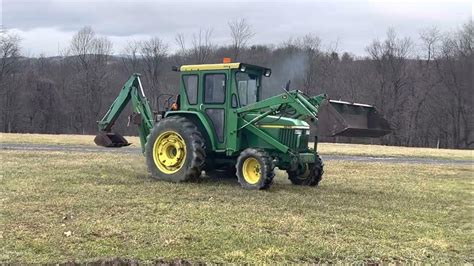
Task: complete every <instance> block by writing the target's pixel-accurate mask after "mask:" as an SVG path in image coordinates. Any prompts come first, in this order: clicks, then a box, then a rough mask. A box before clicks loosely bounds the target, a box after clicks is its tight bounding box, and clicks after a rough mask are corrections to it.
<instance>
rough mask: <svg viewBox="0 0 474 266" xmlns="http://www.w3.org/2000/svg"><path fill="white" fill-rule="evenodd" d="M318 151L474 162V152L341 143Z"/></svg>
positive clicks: (320, 144)
mask: <svg viewBox="0 0 474 266" xmlns="http://www.w3.org/2000/svg"><path fill="white" fill-rule="evenodd" d="M318 149H319V150H320V151H321V153H323V154H342V155H363V156H393V157H423V158H440V159H451V160H474V150H454V149H432V148H411V147H397V146H382V145H364V144H343V143H319V144H318Z"/></svg>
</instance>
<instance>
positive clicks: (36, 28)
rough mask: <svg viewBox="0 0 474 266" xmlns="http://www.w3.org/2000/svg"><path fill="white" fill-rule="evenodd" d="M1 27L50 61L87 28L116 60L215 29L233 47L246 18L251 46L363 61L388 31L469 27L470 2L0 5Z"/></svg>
mask: <svg viewBox="0 0 474 266" xmlns="http://www.w3.org/2000/svg"><path fill="white" fill-rule="evenodd" d="M0 3H1V15H0V19H1V24H2V25H3V27H4V29H7V30H8V31H10V32H15V33H17V34H18V35H19V36H20V37H21V38H22V47H23V53H24V54H25V55H28V56H38V55H39V54H45V55H47V56H52V55H56V54H58V50H61V49H64V48H66V47H67V46H68V42H69V41H70V39H71V37H72V35H73V34H74V33H75V32H76V31H77V30H79V29H80V28H82V27H83V26H86V25H88V26H92V28H93V29H94V30H95V31H96V33H98V34H99V35H103V36H108V37H109V38H110V40H111V41H112V42H113V43H114V52H115V53H116V54H120V53H121V52H122V50H123V47H124V46H125V44H126V43H127V41H129V40H132V39H137V40H139V39H146V38H149V37H151V36H157V37H159V38H161V39H163V40H164V41H165V42H167V43H168V44H169V46H170V49H171V50H173V49H174V48H175V43H174V37H175V36H176V34H177V33H183V34H184V35H185V36H186V37H187V40H190V39H191V36H192V34H193V33H194V32H197V31H199V29H200V28H203V29H206V28H212V29H213V40H214V42H215V43H217V44H228V43H229V41H230V37H229V30H228V25H227V22H228V21H229V20H233V19H237V18H241V17H243V18H246V19H247V21H248V22H249V23H250V24H251V25H252V27H253V30H254V32H255V37H254V38H253V39H252V40H251V44H278V43H280V42H282V41H285V40H287V39H288V38H290V37H297V36H300V35H304V34H306V33H314V34H316V35H318V36H319V37H320V38H321V39H322V41H323V45H325V46H334V45H335V43H337V47H338V50H340V51H348V52H352V53H354V54H357V55H364V53H365V52H364V49H365V47H366V46H367V45H368V44H369V43H370V42H371V41H372V40H373V39H376V38H379V39H381V38H383V37H384V36H385V33H386V31H387V29H388V28H389V27H392V28H394V29H395V30H396V31H397V33H398V34H399V35H401V36H407V37H411V38H413V39H414V40H416V39H417V37H418V33H419V32H420V31H421V30H423V29H426V28H428V27H433V26H436V27H438V28H439V29H440V30H442V31H448V30H456V29H459V28H460V27H461V26H462V24H464V23H466V22H467V21H468V20H469V19H472V15H473V2H472V1H467V0H460V1H456V0H455V1H448V0H446V1H421V0H412V1H400V0H399V1H375V0H364V1H363V0H360V1H356V0H353V1H342V0H336V1H329V0H325V1H301V0H300V1H298V0H297V1H290V0H286V1H283V0H277V1H262V0H260V1H250V0H233V1H223V0H222V1H217V0H206V1H191V0H187V1H182V0H178V1H176V0H175V1H162V0H157V1H151V0H138V1H133V0H115V1H114V0H96V1H92V0H62V1H61V0H0Z"/></svg>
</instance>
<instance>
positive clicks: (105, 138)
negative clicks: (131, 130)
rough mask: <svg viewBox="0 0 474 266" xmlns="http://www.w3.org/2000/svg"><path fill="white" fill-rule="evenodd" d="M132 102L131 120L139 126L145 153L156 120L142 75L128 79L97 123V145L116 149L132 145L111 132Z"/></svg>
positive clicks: (135, 75) (95, 140)
mask: <svg viewBox="0 0 474 266" xmlns="http://www.w3.org/2000/svg"><path fill="white" fill-rule="evenodd" d="M130 101H131V102H132V110H133V114H132V117H133V119H131V120H133V123H134V124H136V125H138V132H139V135H140V143H141V146H142V151H143V152H144V151H145V143H146V137H147V136H148V134H150V131H151V129H152V128H153V125H154V118H153V112H152V111H151V108H150V104H149V102H148V100H147V98H146V97H145V93H144V91H143V87H142V84H141V82H140V74H133V75H132V76H131V77H130V78H129V79H128V81H127V82H126V83H125V85H124V86H123V88H122V90H121V91H120V93H119V95H118V96H117V98H116V99H115V101H114V102H113V103H112V105H111V106H110V108H109V110H108V111H107V113H106V114H105V115H104V117H103V118H102V119H101V120H100V121H98V122H97V124H98V126H99V132H100V133H99V134H98V135H97V136H96V137H95V139H94V142H95V144H97V145H98V146H104V147H116V148H118V147H124V146H128V145H130V144H131V143H129V142H128V141H127V140H126V139H125V138H124V137H122V136H121V135H120V134H118V133H112V132H111V131H112V127H113V125H114V123H115V121H117V119H118V117H119V116H120V114H121V113H122V112H123V110H124V108H125V106H127V104H128V103H129V102H130Z"/></svg>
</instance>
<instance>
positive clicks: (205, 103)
mask: <svg viewBox="0 0 474 266" xmlns="http://www.w3.org/2000/svg"><path fill="white" fill-rule="evenodd" d="M174 70H175V71H177V72H179V75H180V79H179V80H180V81H179V95H178V96H176V97H175V98H173V97H170V98H169V99H168V103H169V104H168V105H167V108H166V109H165V110H164V111H162V112H156V113H154V112H152V110H151V108H150V104H149V101H148V100H147V98H146V97H145V93H144V91H143V87H142V85H141V82H140V75H139V74H133V75H132V76H131V77H130V79H129V80H128V81H127V82H126V83H125V85H124V86H123V88H122V90H121V92H120V94H119V96H118V97H117V98H116V99H115V101H114V102H113V104H112V106H111V107H110V109H109V110H108V112H107V113H106V114H105V116H104V117H103V119H102V120H101V121H99V122H98V126H99V131H100V133H99V134H98V135H97V137H96V138H95V143H96V144H97V145H100V146H105V147H123V146H127V145H130V143H129V142H128V141H127V140H125V139H124V138H123V137H122V136H120V135H119V134H116V133H112V132H111V129H112V126H113V124H114V122H115V121H116V120H117V118H118V116H119V115H120V113H121V112H122V111H123V110H124V108H125V106H126V105H127V103H128V102H129V101H131V102H132V105H133V113H132V115H131V116H130V120H131V121H133V122H134V123H135V124H137V125H138V129H139V135H140V142H141V147H142V151H143V154H144V155H145V158H146V163H147V166H148V169H149V171H150V173H151V176H152V177H153V178H156V179H158V180H165V181H171V182H182V181H192V180H197V179H198V178H200V176H201V173H202V171H203V170H204V171H206V172H211V171H215V170H219V171H221V173H222V174H223V175H233V176H235V175H236V176H237V179H238V181H239V183H240V184H241V185H242V187H244V188H246V189H267V188H269V187H270V185H271V184H272V181H273V177H274V176H275V172H274V169H275V167H278V168H279V169H281V170H285V171H286V172H287V173H288V178H289V179H290V180H291V182H292V183H293V184H295V185H306V186H316V185H317V184H318V183H319V182H320V181H321V178H322V175H323V162H322V160H321V157H320V156H319V155H318V152H317V143H318V137H317V135H319V134H325V135H328V136H355V137H380V136H383V135H385V134H387V133H389V132H390V128H389V125H388V123H387V121H386V120H384V119H383V118H382V117H381V116H380V115H378V113H377V111H376V109H375V108H374V107H373V106H370V105H365V104H354V103H348V102H342V101H332V100H329V99H328V96H327V95H326V94H321V95H318V96H314V97H311V96H308V95H305V94H304V93H302V92H301V91H298V90H292V91H289V90H288V87H289V86H286V88H283V90H282V93H281V94H278V95H276V96H273V97H269V98H267V99H263V98H262V90H263V85H262V84H264V79H265V78H267V77H270V75H271V70H270V69H268V68H265V67H260V66H255V65H250V64H245V63H222V64H203V65H183V66H181V67H175V68H174ZM266 89H267V90H268V89H270V88H266ZM272 89H279V88H272ZM310 124H312V125H314V126H316V128H317V129H318V131H319V132H318V134H316V136H315V137H314V139H312V140H311V141H312V142H314V145H313V147H312V148H309V147H308V144H309V142H310V135H311V134H310V133H311V132H310Z"/></svg>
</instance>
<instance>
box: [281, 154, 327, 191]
mask: <svg viewBox="0 0 474 266" xmlns="http://www.w3.org/2000/svg"><path fill="white" fill-rule="evenodd" d="M323 166H324V164H323V161H322V160H321V157H319V155H316V161H315V162H314V163H307V164H303V165H300V167H299V168H298V169H297V170H295V171H291V170H287V171H286V172H287V173H288V179H290V181H291V183H293V185H300V186H317V185H318V184H319V181H321V179H322V177H323V173H324V170H323Z"/></svg>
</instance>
